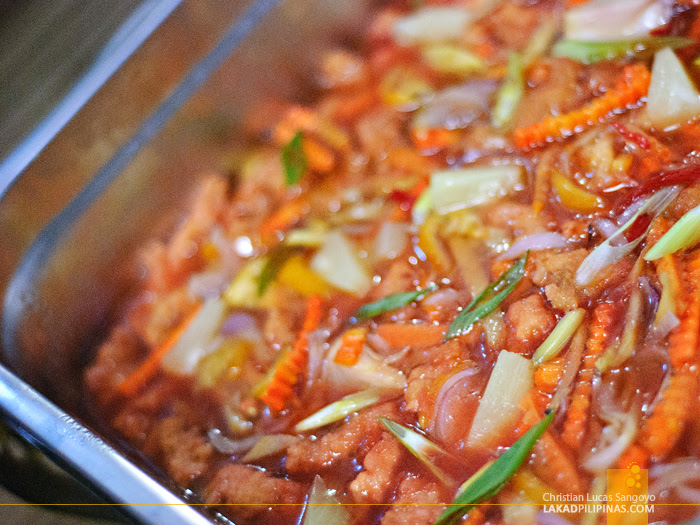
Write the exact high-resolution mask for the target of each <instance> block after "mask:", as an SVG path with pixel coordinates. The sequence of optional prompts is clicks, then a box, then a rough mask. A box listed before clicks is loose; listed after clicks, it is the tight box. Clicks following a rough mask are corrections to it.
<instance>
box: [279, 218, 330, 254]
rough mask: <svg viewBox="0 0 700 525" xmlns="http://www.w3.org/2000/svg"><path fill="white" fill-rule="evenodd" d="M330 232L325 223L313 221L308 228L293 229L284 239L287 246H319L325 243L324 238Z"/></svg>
mask: <svg viewBox="0 0 700 525" xmlns="http://www.w3.org/2000/svg"><path fill="white" fill-rule="evenodd" d="M327 232H328V228H327V227H326V225H325V224H324V223H321V222H312V223H311V224H310V225H309V226H308V227H307V228H298V229H296V230H291V231H290V232H289V233H288V234H287V235H286V236H285V239H284V242H285V244H286V245H287V246H303V247H304V248H318V247H319V246H321V244H323V239H324V237H325V235H326V233H327Z"/></svg>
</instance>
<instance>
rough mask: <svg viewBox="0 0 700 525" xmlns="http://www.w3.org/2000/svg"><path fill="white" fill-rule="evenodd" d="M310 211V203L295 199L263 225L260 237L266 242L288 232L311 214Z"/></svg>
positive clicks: (283, 206)
mask: <svg viewBox="0 0 700 525" xmlns="http://www.w3.org/2000/svg"><path fill="white" fill-rule="evenodd" d="M309 210H310V208H309V203H308V202H306V200H305V199H294V200H291V201H289V202H287V203H285V204H284V205H282V207H281V208H280V209H279V210H277V211H276V212H275V213H274V214H272V215H271V216H270V217H268V218H267V219H266V220H265V222H263V223H262V225H261V226H260V236H261V237H262V238H263V239H264V240H265V239H270V238H272V237H274V236H275V233H276V232H278V231H280V232H284V231H286V230H288V229H289V228H291V227H292V226H294V225H295V224H296V223H298V222H299V221H301V219H303V218H304V216H305V215H306V214H307V213H309Z"/></svg>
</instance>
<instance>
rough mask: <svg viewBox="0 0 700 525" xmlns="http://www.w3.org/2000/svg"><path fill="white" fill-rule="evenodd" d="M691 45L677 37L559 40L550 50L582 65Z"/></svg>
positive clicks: (691, 41) (686, 40)
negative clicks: (608, 40) (601, 40)
mask: <svg viewBox="0 0 700 525" xmlns="http://www.w3.org/2000/svg"><path fill="white" fill-rule="evenodd" d="M692 43H693V40H692V39H690V38H682V37H678V36H656V37H654V36H653V37H647V38H638V39H635V40H615V41H611V42H596V41H590V40H561V41H559V42H557V43H556V44H555V46H554V48H553V49H552V54H553V55H554V56H558V57H568V58H572V59H574V60H579V61H580V62H583V63H584V64H590V63H593V62H599V61H600V60H613V59H615V58H623V57H631V56H633V55H637V54H643V53H654V52H656V51H658V50H659V49H663V48H665V47H668V48H670V49H679V48H681V47H685V46H687V45H690V44H692Z"/></svg>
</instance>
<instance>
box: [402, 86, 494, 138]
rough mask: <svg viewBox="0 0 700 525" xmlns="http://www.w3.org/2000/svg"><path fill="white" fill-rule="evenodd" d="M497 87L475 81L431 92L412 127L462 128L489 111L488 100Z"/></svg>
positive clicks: (417, 113)
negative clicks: (431, 94) (431, 95)
mask: <svg viewBox="0 0 700 525" xmlns="http://www.w3.org/2000/svg"><path fill="white" fill-rule="evenodd" d="M497 85H498V84H497V83H496V82H495V81H493V80H478V81H474V82H469V83H466V84H463V85H461V86H455V87H450V88H447V89H443V90H442V91H439V92H438V93H435V94H434V95H433V97H432V98H431V99H430V100H428V101H427V102H426V103H425V104H423V107H422V108H421V109H420V110H418V111H417V112H416V116H415V117H414V119H413V127H415V128H444V129H459V128H465V127H467V126H468V125H469V124H471V123H472V122H473V121H474V120H475V119H477V118H479V117H481V116H482V115H485V114H486V113H487V112H488V110H489V100H490V97H491V95H492V94H493V93H494V92H495V91H496V86H497Z"/></svg>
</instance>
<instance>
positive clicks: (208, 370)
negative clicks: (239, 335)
mask: <svg viewBox="0 0 700 525" xmlns="http://www.w3.org/2000/svg"><path fill="white" fill-rule="evenodd" d="M251 350H252V344H251V342H250V341H246V340H245V339H229V340H226V341H224V342H223V343H222V344H221V345H220V346H219V347H218V348H217V349H216V350H215V351H213V352H212V353H210V354H208V355H206V356H204V357H203V358H202V359H200V361H199V363H197V370H196V373H195V377H196V381H197V385H199V386H200V387H203V388H211V387H213V386H214V385H215V384H216V382H217V381H218V380H219V378H220V377H221V376H223V374H224V372H226V371H227V370H228V372H229V373H228V376H229V377H235V376H236V374H237V372H238V370H239V368H240V367H241V366H242V365H243V363H245V361H246V359H247V358H248V355H250V352H251Z"/></svg>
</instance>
